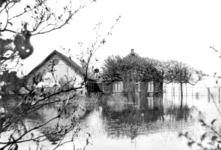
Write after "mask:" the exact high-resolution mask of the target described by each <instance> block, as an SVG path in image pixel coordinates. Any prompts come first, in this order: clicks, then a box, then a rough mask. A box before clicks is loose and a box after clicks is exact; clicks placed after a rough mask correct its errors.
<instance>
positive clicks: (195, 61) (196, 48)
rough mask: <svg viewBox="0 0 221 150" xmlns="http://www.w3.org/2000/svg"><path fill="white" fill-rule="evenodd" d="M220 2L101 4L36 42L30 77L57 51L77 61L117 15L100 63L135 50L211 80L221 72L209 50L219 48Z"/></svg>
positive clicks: (114, 0)
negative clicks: (197, 71)
mask: <svg viewBox="0 0 221 150" xmlns="http://www.w3.org/2000/svg"><path fill="white" fill-rule="evenodd" d="M220 6H221V1H218V0H211V1H208V0H185V1H184V0H183V1H181V0H166V1H165V0H154V1H153V0H136V1H135V0H120V1H119V0H97V2H96V3H93V4H91V5H89V6H87V7H86V8H84V9H83V10H81V11H80V12H79V13H77V14H76V15H75V16H74V17H73V19H72V20H71V22H70V24H69V25H67V26H65V27H64V28H62V29H60V30H57V31H53V32H51V33H48V34H45V35H38V36H35V37H33V38H32V40H31V42H32V44H33V46H34V48H35V51H34V53H33V54H32V56H30V57H29V58H27V59H26V60H25V61H24V65H25V67H26V71H27V72H29V71H30V70H31V69H33V68H34V67H35V66H36V65H37V64H39V63H40V62H41V61H42V60H43V59H44V58H45V57H47V55H49V54H50V53H51V52H52V51H53V50H55V49H56V50H58V51H60V52H62V53H64V54H65V52H64V51H63V50H62V49H61V48H60V47H61V46H62V47H64V48H66V49H71V54H72V55H73V56H76V55H78V54H80V52H81V50H80V47H79V46H78V42H83V43H84V45H85V46H84V47H83V50H85V51H86V47H87V46H89V45H90V44H91V43H92V42H93V41H94V40H95V32H94V31H93V28H94V27H95V24H97V23H99V22H102V25H101V28H100V30H99V34H101V35H103V36H105V35H106V33H107V32H108V31H109V30H110V28H111V26H112V25H114V24H115V22H116V19H117V18H118V16H121V17H122V18H121V19H120V22H119V23H118V24H117V25H116V26H115V27H114V29H113V32H112V33H113V34H112V35H111V36H109V37H108V38H107V42H106V43H105V44H104V45H103V46H102V47H101V48H100V49H99V50H98V51H97V52H96V54H95V56H94V58H97V59H98V60H99V61H98V63H97V67H100V66H101V65H102V63H103V60H104V59H105V58H107V57H108V56H109V55H121V56H126V55H128V54H129V53H130V50H131V49H134V51H135V52H136V53H138V54H139V55H140V56H142V57H149V58H154V59H159V60H171V59H173V60H178V61H182V62H184V63H187V64H188V65H190V66H193V67H194V68H196V69H200V70H202V71H204V72H205V73H209V74H211V75H213V73H214V72H220V73H219V74H221V70H220V69H219V68H220V66H221V59H219V54H218V53H216V52H214V51H213V50H212V49H211V48H210V46H214V47H215V48H217V49H221V8H220Z"/></svg>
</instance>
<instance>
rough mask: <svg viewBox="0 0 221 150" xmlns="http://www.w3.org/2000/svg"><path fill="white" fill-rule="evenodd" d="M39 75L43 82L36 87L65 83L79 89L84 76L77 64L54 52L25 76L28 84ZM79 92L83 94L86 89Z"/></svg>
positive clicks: (92, 81)
mask: <svg viewBox="0 0 221 150" xmlns="http://www.w3.org/2000/svg"><path fill="white" fill-rule="evenodd" d="M39 74H41V75H42V76H43V81H42V82H40V83H39V84H38V86H46V87H52V86H54V85H62V84H66V83H68V86H71V87H80V86H81V85H82V83H83V81H84V78H85V76H86V73H85V71H84V70H83V69H82V68H81V67H80V66H79V65H78V64H76V63H75V62H74V61H73V60H71V58H69V57H66V56H65V55H63V54H61V53H59V52H58V51H56V50H55V51H53V52H52V53H51V54H50V55H48V56H47V57H46V58H45V59H44V60H43V61H42V62H41V63H40V64H39V65H38V66H36V67H35V68H34V69H33V70H32V71H31V72H30V73H29V74H28V75H27V79H28V83H29V84H30V85H31V84H32V83H33V82H34V80H33V79H34V78H36V77H38V75H39ZM88 83H90V84H91V83H94V80H92V79H89V81H88ZM92 85H93V87H92V86H90V89H89V90H94V84H92ZM87 87H88V86H87ZM79 92H81V93H82V94H85V92H86V88H82V89H80V90H79Z"/></svg>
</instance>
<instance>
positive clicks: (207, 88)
mask: <svg viewBox="0 0 221 150" xmlns="http://www.w3.org/2000/svg"><path fill="white" fill-rule="evenodd" d="M207 90H208V102H210V88H207Z"/></svg>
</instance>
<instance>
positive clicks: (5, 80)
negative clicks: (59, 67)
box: [0, 0, 104, 150]
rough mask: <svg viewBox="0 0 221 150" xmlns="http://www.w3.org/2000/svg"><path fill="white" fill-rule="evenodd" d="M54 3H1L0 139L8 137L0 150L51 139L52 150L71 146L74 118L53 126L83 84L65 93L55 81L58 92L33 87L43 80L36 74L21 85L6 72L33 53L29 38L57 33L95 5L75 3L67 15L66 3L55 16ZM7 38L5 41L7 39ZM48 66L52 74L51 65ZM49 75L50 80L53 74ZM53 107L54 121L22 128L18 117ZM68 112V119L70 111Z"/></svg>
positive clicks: (21, 0)
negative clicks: (53, 141) (2, 110)
mask: <svg viewBox="0 0 221 150" xmlns="http://www.w3.org/2000/svg"><path fill="white" fill-rule="evenodd" d="M57 2H58V1H53V0H51V1H50V0H33V1H25V0H3V1H1V2H0V16H1V17H2V16H5V20H1V21H0V35H1V36H0V83H1V84H0V85H1V86H0V88H1V92H0V102H1V104H4V106H5V107H4V108H5V109H4V110H5V111H4V112H2V113H1V114H0V115H1V116H0V134H2V133H6V132H9V136H8V141H5V142H3V141H1V142H0V144H1V148H0V149H1V150H3V149H6V148H8V149H11V150H13V149H14V150H17V149H18V146H19V145H18V144H19V143H23V142H28V141H34V142H36V145H37V146H39V143H40V142H42V141H44V140H46V139H54V138H53V137H57V140H58V141H57V143H55V144H56V146H55V148H54V149H56V148H57V147H59V146H61V145H63V144H65V143H67V142H73V139H74V137H75V136H76V134H77V133H78V131H79V128H78V126H77V124H78V120H77V118H76V116H72V115H71V116H69V117H70V118H71V119H69V120H70V122H69V123H67V124H63V125H60V124H59V122H62V118H63V117H64V116H65V115H66V108H67V107H69V106H70V104H71V103H70V100H71V99H72V98H74V97H76V96H77V92H76V90H77V89H80V88H82V87H83V84H82V85H81V86H79V87H77V88H76V87H70V86H69V85H68V82H67V83H64V82H62V81H61V82H62V84H61V85H60V86H54V87H50V88H48V87H45V86H42V87H39V86H38V83H40V82H41V81H42V80H43V79H42V76H43V74H41V73H40V74H38V75H36V76H35V77H34V78H33V82H32V83H33V84H31V85H27V84H26V83H27V78H26V77H23V78H19V77H18V76H17V75H16V74H17V72H15V71H13V70H12V69H14V68H15V67H19V65H21V63H20V60H21V59H26V58H28V57H29V56H30V55H31V54H32V52H33V51H34V48H33V46H32V45H31V43H30V38H31V37H32V36H35V35H40V34H46V33H49V32H52V31H55V30H58V29H61V28H62V27H63V26H65V25H67V24H69V23H70V20H71V19H72V17H73V16H74V15H75V14H76V13H77V12H78V11H80V10H81V9H83V8H85V7H86V6H88V5H89V4H91V3H93V2H96V1H95V0H91V1H86V2H82V1H81V3H80V4H79V7H78V8H77V9H75V10H72V1H70V2H68V3H67V4H66V5H64V6H63V5H62V6H61V5H60V4H57V5H58V6H59V7H58V8H59V10H55V9H54V8H55V7H53V6H55V4H56V3H57ZM59 2H60V1H59ZM50 6H51V7H50ZM3 18H4V17H3ZM8 35H10V36H11V38H8V37H7V36H8ZM103 43H104V41H103ZM89 63H90V60H89V61H87V66H89ZM51 65H52V68H53V66H54V64H53V63H52V64H51ZM50 73H51V74H52V75H53V69H52V70H51V72H50ZM55 103H62V105H61V106H60V107H58V109H57V114H56V115H55V116H53V117H52V118H50V119H49V120H46V121H44V122H43V123H41V124H39V125H35V126H34V127H33V128H27V127H26V125H25V124H24V122H23V120H22V118H23V117H30V116H31V115H32V114H35V113H37V111H38V110H39V109H41V108H43V107H45V106H48V105H51V104H55ZM1 106H2V105H1ZM71 110H72V111H73V113H74V111H75V108H72V109H71ZM73 113H72V114H73ZM53 121H57V123H56V124H55V125H54V126H52V129H51V130H50V131H47V132H44V134H37V135H35V134H34V133H33V131H35V130H38V129H42V128H43V127H45V126H47V125H48V124H50V123H51V122H53ZM73 128H75V132H74V133H73V134H72V138H71V139H70V140H68V141H65V136H66V134H67V133H69V132H70V131H72V130H73ZM10 131H14V132H10ZM27 136H28V138H27ZM25 137H26V138H25ZM88 143H89V142H88V141H87V144H88Z"/></svg>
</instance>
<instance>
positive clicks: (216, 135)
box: [179, 119, 221, 150]
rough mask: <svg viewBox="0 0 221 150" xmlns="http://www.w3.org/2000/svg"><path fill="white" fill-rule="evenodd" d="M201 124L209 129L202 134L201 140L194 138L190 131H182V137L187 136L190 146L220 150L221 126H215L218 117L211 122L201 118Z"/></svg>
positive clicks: (205, 149) (204, 149)
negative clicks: (208, 122)
mask: <svg viewBox="0 0 221 150" xmlns="http://www.w3.org/2000/svg"><path fill="white" fill-rule="evenodd" d="M199 121H200V123H201V125H202V126H203V127H205V128H206V129H207V131H206V132H205V133H204V134H202V135H201V137H200V139H199V140H195V139H193V138H192V137H191V136H190V135H189V133H188V132H185V133H180V134H179V136H180V137H185V138H186V139H187V140H188V143H187V144H188V146H189V147H192V146H193V145H195V146H196V147H198V148H200V149H203V150H219V149H220V146H221V132H220V128H219V129H217V128H216V127H215V125H214V124H215V122H216V119H214V120H212V121H211V123H210V124H207V123H205V122H204V121H203V120H199Z"/></svg>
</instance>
